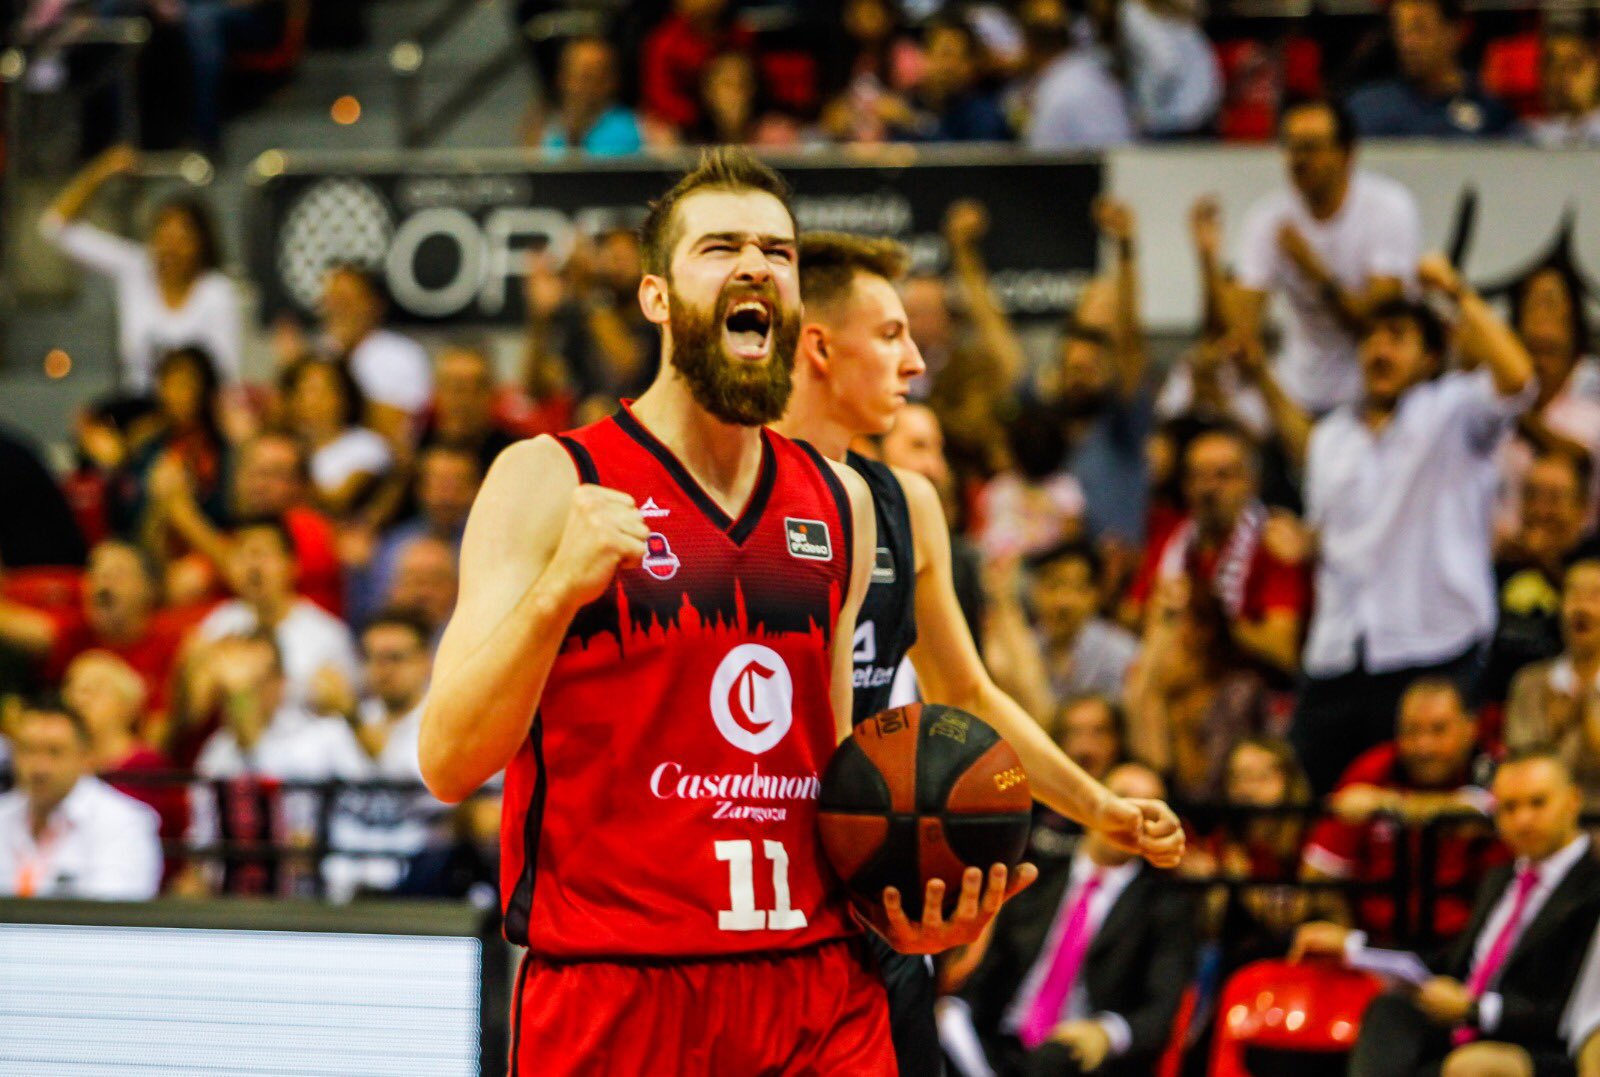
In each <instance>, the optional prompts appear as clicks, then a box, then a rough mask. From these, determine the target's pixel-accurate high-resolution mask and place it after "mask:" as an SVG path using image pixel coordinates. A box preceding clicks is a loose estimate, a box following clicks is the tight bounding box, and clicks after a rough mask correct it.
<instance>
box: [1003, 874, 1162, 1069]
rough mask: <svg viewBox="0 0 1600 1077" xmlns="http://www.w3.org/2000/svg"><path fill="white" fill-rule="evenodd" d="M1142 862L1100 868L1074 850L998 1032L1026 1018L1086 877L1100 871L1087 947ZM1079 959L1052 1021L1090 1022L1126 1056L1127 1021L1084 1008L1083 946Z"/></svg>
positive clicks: (1091, 906) (1086, 1001)
mask: <svg viewBox="0 0 1600 1077" xmlns="http://www.w3.org/2000/svg"><path fill="white" fill-rule="evenodd" d="M1143 865H1144V862H1143V861H1141V860H1137V859H1135V860H1130V861H1128V862H1127V863H1126V864H1123V865H1121V866H1120V867H1115V868H1101V867H1100V866H1099V865H1097V864H1096V863H1095V862H1094V861H1093V860H1090V859H1089V856H1088V854H1087V853H1085V852H1084V851H1083V849H1081V848H1080V849H1079V850H1078V851H1077V853H1076V854H1074V856H1073V858H1072V874H1071V877H1070V878H1069V880H1068V882H1067V889H1066V891H1065V892H1064V893H1062V895H1061V904H1060V905H1059V906H1057V907H1056V914H1055V918H1054V919H1053V920H1051V922H1050V931H1049V933H1048V934H1047V935H1045V939H1044V947H1043V949H1041V950H1040V951H1039V956H1038V957H1037V958H1035V959H1034V962H1033V967H1032V968H1030V969H1029V970H1028V974H1027V975H1026V976H1024V977H1023V979H1022V987H1021V988H1020V989H1019V990H1018V991H1017V995H1016V998H1014V999H1012V1000H1011V1005H1010V1006H1008V1007H1007V1008H1006V1012H1005V1016H1004V1017H1003V1018H1002V1019H1001V1022H1000V1027H1001V1028H1002V1029H1003V1030H1004V1031H1006V1032H1012V1033H1014V1032H1016V1031H1017V1030H1018V1029H1019V1028H1021V1027H1022V1023H1023V1021H1024V1020H1026V1019H1027V1014H1028V1010H1029V1009H1030V1008H1032V1006H1033V1000H1034V998H1035V997H1036V996H1037V995H1038V994H1039V991H1040V990H1041V989H1042V988H1043V987H1044V981H1045V977H1047V976H1048V975H1049V974H1050V963H1051V961H1052V959H1053V958H1054V957H1055V953H1056V949H1057V948H1058V947H1059V946H1060V944H1061V936H1062V934H1063V933H1065V932H1066V930H1067V921H1068V920H1069V919H1071V917H1072V907H1073V905H1075V904H1076V903H1077V900H1078V895H1079V894H1081V893H1082V892H1083V888H1084V886H1085V884H1087V883H1088V881H1089V877H1090V876H1091V875H1093V874H1094V873H1095V872H1096V871H1101V872H1102V873H1103V874H1102V876H1101V882H1100V889H1099V890H1098V891H1096V892H1095V895H1094V897H1092V898H1090V899H1089V922H1088V932H1089V946H1093V945H1094V938H1095V936H1096V935H1098V934H1099V933H1100V926H1101V925H1102V924H1104V923H1105V922H1106V917H1107V916H1108V915H1109V914H1110V912H1111V908H1112V906H1114V905H1116V903H1117V901H1118V899H1120V898H1121V897H1122V892H1123V891H1124V890H1126V889H1127V888H1128V884H1129V883H1131V882H1133V880H1134V877H1135V876H1136V875H1138V874H1139V871H1140V869H1141V868H1142V867H1143ZM1084 962H1085V964H1084V965H1080V966H1078V976H1077V979H1076V981H1075V982H1074V983H1073V985H1072V990H1071V992H1070V993H1069V994H1068V995H1067V1004H1066V1009H1065V1010H1063V1011H1062V1013H1061V1015H1060V1017H1059V1018H1058V1020H1059V1021H1081V1020H1092V1021H1095V1022H1096V1023H1098V1024H1099V1025H1100V1027H1101V1028H1103V1029H1105V1031H1106V1035H1107V1036H1108V1037H1109V1038H1110V1040H1111V1057H1112V1058H1119V1057H1121V1056H1122V1055H1125V1054H1127V1053H1128V1048H1129V1047H1131V1046H1133V1030H1132V1029H1131V1028H1129V1027H1128V1021H1127V1019H1126V1018H1125V1017H1123V1016H1122V1015H1121V1014H1117V1013H1110V1012H1100V1013H1095V1012H1093V1011H1091V1010H1090V1009H1089V989H1088V987H1086V986H1085V984H1084V969H1085V968H1086V966H1087V962H1088V949H1087V948H1086V949H1085V950H1084Z"/></svg>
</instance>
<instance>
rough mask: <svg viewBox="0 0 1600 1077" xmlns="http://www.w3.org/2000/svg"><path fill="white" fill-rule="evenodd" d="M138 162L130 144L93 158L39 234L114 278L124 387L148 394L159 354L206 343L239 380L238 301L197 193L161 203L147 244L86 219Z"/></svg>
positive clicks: (230, 377) (227, 375)
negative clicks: (109, 185)
mask: <svg viewBox="0 0 1600 1077" xmlns="http://www.w3.org/2000/svg"><path fill="white" fill-rule="evenodd" d="M138 167H139V157H138V154H137V153H136V152H135V151H134V150H132V149H130V148H129V147H127V146H114V147H112V148H111V149H109V150H107V151H106V152H105V153H103V154H101V155H100V156H99V157H96V158H95V159H94V160H93V161H91V162H89V164H88V165H87V166H85V168H84V169H83V171H82V172H80V173H78V175H77V176H76V177H74V178H73V180H72V182H71V183H69V184H68V185H67V188H66V190H64V191H63V192H62V193H61V195H60V197H58V198H57V199H56V200H55V202H54V203H53V204H52V205H51V207H50V209H49V211H48V212H46V213H45V215H44V217H43V219H42V220H41V221H40V230H41V231H42V232H43V233H44V236H45V238H46V239H48V240H50V242H52V243H54V244H55V245H56V246H57V247H59V248H61V250H62V251H63V252H65V253H66V254H67V256H68V257H70V258H71V259H72V260H73V261H75V262H77V263H78V264H79V265H82V266H83V267H85V268H86V269H91V270H93V271H95V272H96V273H99V274H101V275H102V276H105V277H108V278H110V280H111V282H112V285H113V287H114V288H115V290H116V303H117V323H118V326H117V337H118V352H119V356H120V359H121V367H122V384H121V388H122V389H123V390H124V391H126V392H129V393H135V394H143V393H148V392H149V391H150V388H151V385H152V381H153V378H154V373H155V365H156V360H157V359H158V358H159V357H160V356H161V355H162V354H164V353H166V352H168V351H171V350H172V349H174V348H182V347H199V348H203V349H204V350H205V351H206V352H207V353H209V354H210V355H211V357H212V358H213V360H214V361H215V362H216V364H217V369H218V372H219V373H220V374H221V375H222V377H223V378H224V379H225V380H227V381H229V382H234V381H237V380H238V379H239V373H240V366H239V364H240V353H241V350H242V349H241V332H242V328H241V325H240V319H239V298H238V294H237V292H236V291H235V289H234V285H233V282H232V281H231V280H229V279H228V278H227V276H226V275H224V274H223V273H222V271H221V269H220V268H219V266H220V265H221V262H222V252H221V247H220V245H219V243H218V241H217V233H216V227H215V225H214V224H213V223H212V221H211V217H210V215H209V213H208V212H207V210H206V209H205V207H204V206H202V205H201V203H200V202H198V201H196V200H194V199H191V198H173V199H169V200H168V201H166V202H163V203H162V204H161V205H160V206H159V207H158V208H157V209H156V212H155V215H154V217H153V218H152V219H151V224H150V229H149V232H148V233H147V234H146V236H145V242H144V245H143V246H141V245H139V244H138V243H134V242H133V241H131V240H128V239H124V238H123V237H121V236H117V235H112V234H111V233H109V232H106V231H103V230H102V229H99V228H96V227H95V226H94V225H92V224H88V223H86V222H85V221H83V220H81V219H80V218H81V217H82V216H83V213H84V211H85V210H86V209H87V208H88V207H89V203H90V202H91V201H92V200H93V199H94V196H95V194H96V193H97V192H98V191H99V190H100V188H101V187H103V186H104V185H105V184H106V182H107V181H109V180H111V179H112V178H113V177H116V176H125V175H130V174H132V173H134V172H135V171H136V170H137V169H138Z"/></svg>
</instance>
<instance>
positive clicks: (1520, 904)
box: [1451, 867, 1539, 1047]
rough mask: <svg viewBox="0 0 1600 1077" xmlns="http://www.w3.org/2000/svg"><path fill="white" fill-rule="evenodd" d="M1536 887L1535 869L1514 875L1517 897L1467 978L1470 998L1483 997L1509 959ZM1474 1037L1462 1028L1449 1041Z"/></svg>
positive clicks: (1459, 1042) (1471, 1030) (1475, 1033)
mask: <svg viewBox="0 0 1600 1077" xmlns="http://www.w3.org/2000/svg"><path fill="white" fill-rule="evenodd" d="M1538 885H1539V869H1538V868H1533V867H1528V868H1524V869H1522V870H1521V871H1519V872H1517V894H1516V897H1515V898H1514V899H1513V900H1512V902H1511V915H1510V916H1508V917H1507V918H1506V922H1505V923H1504V924H1503V925H1501V927H1500V933H1499V934H1498V935H1496V936H1495V937H1494V942H1493V943H1492V944H1491V945H1490V947H1489V952H1488V953H1486V954H1484V955H1483V960H1482V961H1480V962H1478V965H1477V967H1476V968H1474V969H1473V970H1472V975H1470V976H1468V977H1467V993H1468V994H1470V995H1471V996H1472V997H1473V998H1477V997H1478V996H1479V995H1482V994H1483V989H1484V988H1486V987H1488V986H1489V984H1490V982H1491V981H1493V980H1494V978H1495V975H1496V974H1497V973H1499V971H1500V966H1501V965H1504V964H1505V963H1506V958H1508V957H1510V956H1511V949H1512V947H1514V946H1515V945H1516V944H1517V936H1519V935H1521V934H1522V917H1523V915H1524V914H1525V913H1526V912H1527V911H1528V898H1530V897H1531V896H1532V895H1533V888H1534V887H1536V886H1538ZM1477 1038H1478V1030H1477V1029H1475V1028H1471V1027H1470V1026H1462V1027H1461V1028H1458V1029H1456V1030H1455V1032H1454V1033H1453V1034H1452V1035H1451V1039H1452V1041H1453V1042H1454V1043H1455V1044H1456V1046H1458V1047H1459V1046H1460V1045H1462V1044H1464V1043H1471V1042H1472V1041H1473V1040H1475V1039H1477Z"/></svg>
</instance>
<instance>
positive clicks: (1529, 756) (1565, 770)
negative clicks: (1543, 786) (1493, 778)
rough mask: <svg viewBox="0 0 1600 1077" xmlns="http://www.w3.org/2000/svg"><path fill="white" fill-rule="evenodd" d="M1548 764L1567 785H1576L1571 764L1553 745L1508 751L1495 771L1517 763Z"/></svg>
mask: <svg viewBox="0 0 1600 1077" xmlns="http://www.w3.org/2000/svg"><path fill="white" fill-rule="evenodd" d="M1540 762H1543V763H1549V764H1550V765H1551V766H1553V767H1555V768H1556V769H1557V770H1559V771H1561V773H1562V774H1563V775H1564V776H1565V777H1566V779H1567V784H1569V785H1577V784H1578V778H1577V775H1575V774H1573V773H1572V764H1571V763H1568V762H1567V760H1566V758H1565V757H1564V756H1563V755H1562V754H1561V750H1560V749H1559V748H1557V747H1556V746H1555V745H1553V744H1547V743H1543V742H1539V743H1534V744H1524V745H1520V746H1519V747H1516V748H1512V749H1510V750H1508V751H1507V752H1506V754H1505V758H1503V759H1501V760H1500V764H1499V766H1498V767H1497V768H1496V770H1499V769H1500V768H1503V767H1512V766H1516V765H1517V764H1518V763H1540Z"/></svg>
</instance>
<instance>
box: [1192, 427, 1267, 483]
mask: <svg viewBox="0 0 1600 1077" xmlns="http://www.w3.org/2000/svg"><path fill="white" fill-rule="evenodd" d="M1202 438H1227V439H1228V440H1229V441H1231V442H1233V443H1234V444H1235V445H1237V446H1239V451H1240V452H1241V453H1242V454H1243V456H1244V466H1245V468H1246V469H1247V470H1248V471H1249V472H1250V477H1251V478H1253V479H1259V478H1260V475H1261V448H1260V444H1259V443H1258V442H1257V441H1256V439H1255V438H1254V437H1253V436H1252V435H1251V434H1250V432H1249V431H1248V430H1246V429H1245V428H1244V427H1242V426H1240V425H1239V424H1238V423H1233V422H1216V423H1206V424H1205V425H1204V426H1201V427H1200V428H1199V429H1198V430H1195V431H1194V432H1193V433H1192V434H1190V435H1189V439H1188V440H1187V441H1185V442H1184V443H1183V445H1182V446H1180V447H1179V450H1178V451H1179V460H1178V469H1179V471H1180V473H1181V474H1182V475H1183V476H1184V477H1187V476H1188V473H1189V451H1190V450H1191V449H1193V448H1194V446H1195V443H1196V442H1198V441H1200V439H1202Z"/></svg>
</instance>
